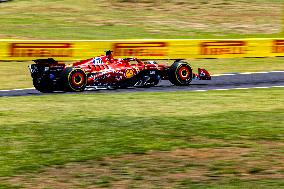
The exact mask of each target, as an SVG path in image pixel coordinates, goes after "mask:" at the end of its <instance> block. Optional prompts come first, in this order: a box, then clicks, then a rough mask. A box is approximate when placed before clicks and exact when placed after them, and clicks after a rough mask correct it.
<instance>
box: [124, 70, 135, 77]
mask: <svg viewBox="0 0 284 189" xmlns="http://www.w3.org/2000/svg"><path fill="white" fill-rule="evenodd" d="M133 75H134V72H133V70H132V69H127V70H126V71H125V77H126V78H131V77H132V76H133Z"/></svg>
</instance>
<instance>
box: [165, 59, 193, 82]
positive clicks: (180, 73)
mask: <svg viewBox="0 0 284 189" xmlns="http://www.w3.org/2000/svg"><path fill="white" fill-rule="evenodd" d="M168 74H169V75H168V76H169V81H170V82H171V83H172V84H174V85H178V86H187V85H189V84H190V82H191V81H192V69H191V67H190V65H189V64H188V63H187V62H184V61H176V62H174V63H173V64H172V65H171V67H170V69H169V72H168Z"/></svg>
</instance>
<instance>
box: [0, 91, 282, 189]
mask: <svg viewBox="0 0 284 189" xmlns="http://www.w3.org/2000/svg"><path fill="white" fill-rule="evenodd" d="M283 92H284V90H283V89H280V88H279V89H254V90H234V91H224V92H221V91H219V92H218V91H215V92H214V91H211V92H207V93H202V92H171V93H139V94H137V93H125V94H108V95H106V94H71V95H70V94H69V95H68V94H67V95H49V96H37V97H17V98H0V104H1V107H0V118H1V119H0V120H1V126H0V143H1V146H0V160H1V161H0V176H2V177H3V176H6V177H7V176H8V177H11V176H14V175H16V174H24V173H27V172H34V171H36V172H37V171H39V170H42V169H44V168H46V167H48V166H51V165H64V164H66V163H68V162H81V161H86V160H93V159H100V158H102V157H106V156H117V155H122V154H129V153H134V154H144V153H146V152H148V151H150V150H162V151H164V150H171V149H174V148H212V149H214V148H218V147H230V146H236V145H237V146H240V147H241V146H243V147H245V148H251V149H253V150H256V151H258V152H259V153H255V154H253V157H254V158H262V157H263V156H265V155H266V154H269V153H270V152H269V151H267V149H265V148H263V147H262V146H261V145H259V144H258V143H259V142H264V141H265V142H271V143H274V142H276V143H277V142H280V143H281V142H283V135H284V130H283V127H282V126H283V124H284V107H283V103H284V95H283V94H284V93H283ZM196 138H199V140H193V139H196ZM200 139H203V140H200ZM214 140H218V141H219V142H216V141H215V142H214ZM204 141H207V142H204ZM274 148H278V147H276V146H274ZM279 150H282V153H283V148H282V149H279ZM277 153H281V151H278V152H277ZM272 160H273V158H272V159H271V162H273V161H272ZM211 163H213V164H211V166H213V167H214V166H215V167H216V166H222V165H223V164H220V162H219V163H218V162H217V164H214V162H211ZM225 165H226V166H230V165H231V164H225ZM207 166H210V165H207ZM226 166H225V167H226ZM229 168H230V167H229ZM212 169H216V168H212ZM217 169H218V167H217ZM252 169H254V168H252ZM252 169H251V170H252ZM258 169H259V168H258ZM230 170H231V169H229V170H225V171H223V173H230V174H235V172H234V171H230ZM177 171H178V170H177ZM252 174H257V173H252ZM98 182H99V184H103V185H104V184H107V185H108V184H109V183H108V182H110V181H108V180H107V181H105V180H102V181H101V182H100V181H98ZM218 182H220V183H221V185H224V186H229V185H230V186H231V187H232V188H234V186H232V184H233V181H231V180H225V181H223V180H218ZM242 182H247V181H243V180H240V181H239V183H242ZM254 182H255V183H259V182H262V180H261V179H256V180H255V181H254ZM269 182H271V183H273V184H274V185H276V186H281V184H283V183H282V182H280V180H276V181H275V182H274V181H273V180H269V179H268V181H267V183H268V185H267V186H271V185H270V184H269ZM0 183H1V180H0ZM195 184H196V183H193V184H191V185H192V186H194V185H195ZM200 184H203V185H204V186H210V185H211V184H213V183H211V184H210V183H203V182H202V181H201V183H200ZM200 184H198V185H200ZM182 185H186V186H188V185H190V183H182ZM248 185H251V186H252V187H251V188H253V187H255V186H257V184H253V183H249V184H248ZM0 186H1V185H0ZM214 186H215V185H214ZM264 186H266V185H264ZM276 186H275V187H276ZM213 188H214V187H213Z"/></svg>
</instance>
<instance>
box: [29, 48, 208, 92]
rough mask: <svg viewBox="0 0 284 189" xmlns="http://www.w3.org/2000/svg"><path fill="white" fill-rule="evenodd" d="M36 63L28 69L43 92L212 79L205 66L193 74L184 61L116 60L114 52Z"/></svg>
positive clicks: (49, 59) (141, 85)
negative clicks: (169, 63)
mask: <svg viewBox="0 0 284 189" xmlns="http://www.w3.org/2000/svg"><path fill="white" fill-rule="evenodd" d="M34 62H35V64H31V65H30V66H29V68H30V72H31V76H32V78H33V85H34V87H35V88H36V89H37V90H38V91H41V92H52V91H74V92H79V91H83V90H84V89H85V88H86V87H88V88H89V87H93V88H99V87H105V88H127V87H151V86H155V85H157V84H158V83H159V82H160V80H169V81H170V82H171V83H172V84H174V85H180V86H187V85H189V84H190V82H191V81H192V79H199V80H210V79H211V76H210V74H209V73H208V72H207V71H206V70H205V69H200V68H198V72H199V73H198V74H194V73H193V72H192V69H191V67H190V65H189V64H188V63H186V62H185V61H181V60H176V61H175V62H174V63H173V64H172V65H171V66H167V65H162V64H157V63H156V62H155V61H146V62H142V61H141V60H139V59H137V58H123V59H122V58H119V59H114V58H113V55H112V51H106V55H101V56H97V57H94V58H90V59H87V60H81V61H78V62H75V63H73V64H64V63H60V62H57V61H55V60H54V59H52V58H48V59H37V60H34ZM133 62H135V63H133Z"/></svg>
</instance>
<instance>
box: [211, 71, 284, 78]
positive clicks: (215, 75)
mask: <svg viewBox="0 0 284 189" xmlns="http://www.w3.org/2000/svg"><path fill="white" fill-rule="evenodd" d="M267 73H284V71H282V70H279V71H267V72H242V73H224V74H213V75H211V76H214V77H218V76H230V75H250V74H267Z"/></svg>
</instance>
